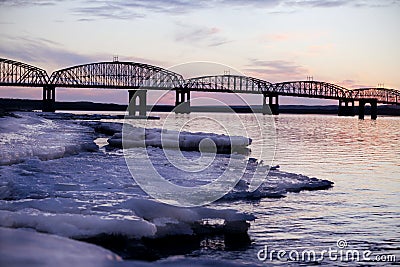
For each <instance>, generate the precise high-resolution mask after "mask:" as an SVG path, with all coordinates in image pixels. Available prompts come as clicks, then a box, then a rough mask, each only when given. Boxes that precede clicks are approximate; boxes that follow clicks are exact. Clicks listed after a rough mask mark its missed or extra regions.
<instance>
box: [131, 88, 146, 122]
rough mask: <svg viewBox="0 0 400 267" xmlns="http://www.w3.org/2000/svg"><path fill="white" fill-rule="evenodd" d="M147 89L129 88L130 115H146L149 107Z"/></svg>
mask: <svg viewBox="0 0 400 267" xmlns="http://www.w3.org/2000/svg"><path fill="white" fill-rule="evenodd" d="M146 99H147V90H142V89H141V90H129V106H128V110H129V116H136V112H139V116H146V108H147V101H146Z"/></svg>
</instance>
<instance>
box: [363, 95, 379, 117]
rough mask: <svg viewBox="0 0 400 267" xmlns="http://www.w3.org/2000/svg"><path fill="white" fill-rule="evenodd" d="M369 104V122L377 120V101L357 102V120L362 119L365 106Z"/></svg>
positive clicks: (365, 100)
mask: <svg viewBox="0 0 400 267" xmlns="http://www.w3.org/2000/svg"><path fill="white" fill-rule="evenodd" d="M367 103H370V104H371V120H376V119H377V118H378V100H376V99H364V100H359V101H358V118H359V119H360V120H363V119H364V116H365V104H367Z"/></svg>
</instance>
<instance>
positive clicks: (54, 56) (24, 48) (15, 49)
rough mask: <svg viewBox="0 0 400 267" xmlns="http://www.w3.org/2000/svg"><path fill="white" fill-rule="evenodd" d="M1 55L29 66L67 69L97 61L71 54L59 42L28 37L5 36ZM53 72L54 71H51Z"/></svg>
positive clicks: (94, 58) (0, 50)
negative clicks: (36, 65) (67, 67)
mask: <svg viewBox="0 0 400 267" xmlns="http://www.w3.org/2000/svg"><path fill="white" fill-rule="evenodd" d="M2 39H3V40H2V41H1V42H0V54H1V55H4V56H5V57H6V58H10V59H15V60H20V61H22V62H26V63H28V64H33V65H34V64H38V63H39V64H41V65H42V64H45V65H47V66H48V67H53V68H54V67H55V68H59V67H65V66H71V65H76V64H82V63H86V62H92V61H93V60H96V59H97V57H96V56H86V55H81V54H79V53H74V52H71V51H69V50H67V49H65V48H63V46H62V45H60V44H59V43H57V42H53V41H51V40H48V39H44V38H31V37H26V36H17V37H9V36H5V37H4V36H3V38H2ZM51 71H52V70H51Z"/></svg>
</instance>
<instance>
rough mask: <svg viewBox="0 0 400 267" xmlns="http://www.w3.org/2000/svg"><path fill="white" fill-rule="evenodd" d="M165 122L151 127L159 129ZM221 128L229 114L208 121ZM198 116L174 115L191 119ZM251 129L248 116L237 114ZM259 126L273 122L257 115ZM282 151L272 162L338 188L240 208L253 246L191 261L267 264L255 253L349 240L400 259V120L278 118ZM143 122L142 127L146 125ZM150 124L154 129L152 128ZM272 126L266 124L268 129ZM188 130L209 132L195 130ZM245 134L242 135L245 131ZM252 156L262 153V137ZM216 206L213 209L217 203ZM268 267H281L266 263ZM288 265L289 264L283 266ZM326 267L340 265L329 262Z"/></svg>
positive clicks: (350, 243) (201, 127) (200, 254)
mask: <svg viewBox="0 0 400 267" xmlns="http://www.w3.org/2000/svg"><path fill="white" fill-rule="evenodd" d="M158 115H159V116H161V120H160V121H152V122H148V125H151V126H154V127H160V126H161V125H162V124H163V119H165V116H166V115H165V114H158ZM204 115H205V116H208V117H211V118H214V119H216V120H218V121H220V122H221V123H222V124H229V125H237V123H236V124H235V120H236V118H235V117H234V116H232V115H228V114H215V115H213V114H204ZM191 116H193V115H176V119H177V120H187V119H190V118H191ZM239 117H240V118H241V120H242V122H244V123H245V124H246V123H249V124H251V117H252V116H251V115H248V114H240V115H239ZM259 120H260V122H261V124H263V122H265V121H267V122H268V121H269V118H267V119H264V118H263V116H261V115H260V116H259ZM274 121H275V126H276V132H277V147H276V154H275V158H274V163H275V164H279V165H280V166H281V170H283V171H289V172H294V173H301V174H304V175H307V176H311V177H317V178H320V179H328V180H331V181H333V182H334V183H335V185H334V187H333V188H332V189H330V190H325V191H311V192H301V193H291V194H288V196H287V197H286V198H282V199H263V200H261V201H259V202H256V203H243V202H237V203H234V205H232V203H228V204H221V203H219V204H218V205H226V206H228V207H232V206H234V207H235V208H237V209H240V210H243V211H247V212H252V213H254V214H255V215H256V216H257V217H258V219H257V220H256V221H255V222H253V223H252V225H251V229H250V236H251V238H252V240H253V244H252V246H251V247H250V248H248V249H247V250H245V251H240V252H238V251H228V252H227V251H218V250H210V249H203V250H199V251H195V252H193V253H192V254H191V255H190V256H193V257H200V258H201V257H216V258H223V259H227V260H232V259H236V260H238V261H241V262H251V263H258V264H260V263H262V262H260V261H259V260H258V259H257V252H258V251H259V250H260V249H261V248H262V247H263V246H264V245H268V247H270V248H271V249H276V250H279V249H284V250H287V251H289V250H291V249H299V250H301V249H304V248H308V249H314V250H317V251H320V250H322V249H328V248H329V247H332V248H333V249H338V247H337V246H336V242H337V241H338V240H340V239H343V240H346V241H347V244H348V247H347V249H360V250H371V251H372V255H373V256H375V255H377V254H394V255H396V256H397V260H398V259H399V258H400V255H399V253H400V227H399V226H400V201H399V197H400V177H399V174H400V118H394V117H379V118H378V120H376V121H372V120H369V119H366V120H358V119H356V118H346V117H336V116H326V115H284V114H283V115H279V116H276V117H275V118H274ZM143 123H144V122H138V124H143ZM149 123H150V124H149ZM265 124H266V125H269V123H265ZM187 128H189V130H191V131H204V129H212V128H209V127H207V125H204V122H203V123H202V124H195V123H192V124H190V125H189V127H187ZM240 131H241V129H238V132H240ZM250 137H251V138H253V139H254V143H253V145H252V148H253V150H257V149H259V148H257V144H259V143H261V142H260V141H261V140H258V139H257V137H258V136H257V133H255V135H254V136H252V133H251V132H250ZM214 205H216V204H214ZM266 263H269V264H271V263H272V264H282V262H280V261H276V260H275V261H272V262H271V261H269V262H266ZM283 263H284V264H287V262H283ZM322 264H327V265H337V264H338V262H337V261H330V260H329V259H326V260H324V261H323V262H322Z"/></svg>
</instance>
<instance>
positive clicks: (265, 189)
mask: <svg viewBox="0 0 400 267" xmlns="http://www.w3.org/2000/svg"><path fill="white" fill-rule="evenodd" d="M19 117H20V118H11V117H9V118H1V119H0V137H1V140H0V148H1V150H0V161H1V165H3V166H0V226H3V227H8V228H10V230H9V231H16V232H13V233H16V234H15V240H16V241H15V244H12V243H10V242H11V241H7V242H6V243H7V244H10V246H11V245H12V246H14V245H15V246H17V245H21V249H27V248H25V247H23V244H20V242H23V239H21V238H22V237H21V238H20V235H21V234H20V233H19V232H18V231H23V232H24V233H25V232H27V231H26V230H22V229H21V230H11V228H24V229H30V230H31V232H27V233H32V234H37V233H35V232H36V231H40V232H43V233H48V234H55V235H58V236H62V237H59V238H60V239H62V240H64V239H65V238H63V237H70V238H77V239H80V240H87V241H90V242H97V241H99V240H103V243H102V245H104V246H107V244H113V242H109V241H110V240H113V241H115V240H119V239H116V238H121V237H122V240H128V241H127V242H128V244H129V245H132V243H129V242H134V244H139V245H138V246H142V247H144V248H145V249H147V247H146V246H145V245H143V244H141V243H140V242H142V241H141V240H142V239H151V240H159V239H163V238H167V240H168V241H169V242H172V243H173V240H175V239H176V238H178V237H179V236H182V235H185V236H189V237H194V238H195V240H198V239H196V238H199V237H204V236H207V237H208V236H213V235H221V234H222V235H229V234H231V235H236V234H246V235H247V230H248V228H249V222H251V221H252V220H254V219H255V217H254V216H252V215H249V214H246V213H243V212H239V211H237V210H234V209H222V208H221V207H220V206H219V205H218V204H215V203H212V204H210V205H209V206H207V207H198V208H177V207H173V206H168V205H166V204H162V203H159V202H157V201H155V200H152V199H151V198H150V197H149V196H148V195H147V194H146V193H145V192H143V191H142V189H141V188H140V187H139V186H138V185H137V184H136V182H135V180H134V179H133V178H132V176H131V173H130V171H129V170H128V167H127V165H126V162H125V159H124V157H123V156H124V154H123V151H122V150H120V149H113V150H97V149H92V148H93V139H94V138H95V134H94V133H95V131H96V132H99V133H102V134H107V135H113V137H112V138H111V139H110V141H111V143H112V142H115V144H114V145H115V146H118V145H121V144H122V134H121V127H122V125H121V124H115V123H105V122H90V121H84V122H74V121H71V120H63V119H62V118H63V117H64V116H63V115H57V120H51V119H48V118H43V117H39V116H37V115H36V114H34V113H19ZM60 118H61V119H60ZM136 129H139V128H136ZM137 131H138V132H137V134H136V135H132V136H131V135H129V138H128V139H127V140H128V141H130V142H132V144H133V146H135V145H136V144H135V143H134V142H138V143H139V144H143V140H146V146H147V148H146V149H138V148H135V147H133V148H130V149H129V150H130V151H131V152H133V153H131V155H133V156H134V159H135V161H136V164H137V170H136V173H138V174H140V173H144V172H143V170H141V169H140V168H142V166H144V164H142V163H143V161H144V160H148V159H149V158H150V160H151V161H152V165H153V167H154V168H155V169H156V170H157V171H158V172H159V173H161V174H162V175H163V177H164V178H165V179H166V180H168V181H170V182H172V183H175V184H179V185H182V186H189V187H195V186H199V185H204V184H207V183H210V182H212V181H213V180H214V179H215V178H216V177H218V176H219V175H220V174H221V173H223V172H224V171H225V170H226V168H227V166H228V162H229V160H230V158H231V157H232V156H235V155H236V154H217V155H215V157H213V162H212V164H210V165H209V166H208V167H207V168H205V169H204V170H202V171H194V172H187V171H182V170H180V169H179V168H177V167H176V166H174V165H173V164H171V162H170V160H174V159H179V158H180V156H182V155H183V156H184V157H185V158H186V160H184V161H180V164H181V165H182V167H184V168H191V167H193V166H194V165H195V163H194V162H195V161H196V159H198V158H199V157H200V156H202V155H203V156H204V154H207V153H203V154H202V153H201V152H199V151H197V150H198V148H199V145H200V146H202V145H207V144H200V143H201V142H206V141H204V140H209V141H210V142H211V143H214V144H217V146H220V147H225V148H227V147H229V146H231V145H232V144H233V145H234V146H239V147H246V146H247V145H248V144H249V143H250V142H251V140H249V139H246V138H242V137H234V138H231V140H229V138H228V137H227V136H223V135H214V134H206V133H187V132H183V133H181V135H180V136H179V145H180V146H181V145H182V146H183V147H186V150H191V149H192V148H193V150H195V151H182V152H181V151H179V150H174V149H172V150H169V151H171V152H170V153H169V157H168V158H167V157H166V155H165V152H164V151H163V149H161V148H160V147H161V143H160V142H161V135H162V134H165V136H164V138H166V140H167V141H168V142H167V143H169V145H168V146H173V144H174V139H175V138H176V134H177V132H172V131H161V130H160V129H148V130H146V131H144V129H141V130H140V129H139V130H137ZM144 137H146V138H144ZM112 140H113V141H112ZM175 140H176V139H175ZM207 142H208V141H207ZM111 143H110V144H111ZM189 148H190V149H189ZM135 149H138V151H139V152H140V151H141V152H143V151H146V152H147V154H146V155H144V154H140V153H141V152H140V153H139V152H138V153H136V154H135V151H136V150H135ZM86 151H92V152H90V153H89V152H86ZM180 153H181V154H180ZM210 154H212V153H210ZM67 155H70V156H68V157H66V156H67ZM241 157H243V159H244V161H245V163H246V162H247V157H246V156H244V155H241ZM260 164H261V163H260V162H259V161H258V160H257V159H254V158H250V159H249V161H248V162H247V165H246V164H245V167H246V166H247V167H246V168H245V172H244V173H243V177H242V178H241V179H240V180H239V182H238V184H237V185H236V187H235V188H234V189H233V190H232V191H231V192H229V193H228V194H227V195H225V196H224V197H223V198H222V199H221V200H220V201H225V202H228V203H229V202H232V201H245V202H246V203H247V201H248V200H254V199H256V200H259V199H261V198H265V197H283V196H285V195H287V194H289V193H291V192H299V191H302V190H316V189H327V188H329V187H331V186H332V183H331V182H329V181H326V180H320V179H317V178H310V177H307V176H304V175H300V174H294V173H288V172H284V171H280V170H277V169H278V168H271V171H270V172H269V175H268V176H267V174H265V181H264V182H263V183H262V184H261V186H260V187H259V188H258V189H257V190H255V191H254V192H251V191H249V188H250V186H249V185H250V183H251V179H252V175H253V173H254V172H255V169H256V167H257V166H259V165H260ZM267 167H268V166H267ZM284 167H285V166H282V167H281V168H282V169H284ZM154 186H157V185H154ZM219 204H221V203H219ZM222 204H223V205H222V206H227V205H225V203H222ZM228 205H231V204H228ZM4 231H8V230H7V229H6V230H3V231H2V232H1V233H3V232H4ZM4 233H5V232H4ZM10 235H11V234H10ZM38 235H40V234H38ZM5 236H6V234H5ZM44 236H49V235H44ZM36 237H37V236H34V237H32V238H36ZM50 237H51V238H57V237H54V236H50ZM0 238H2V236H1V235H0ZM27 238H28V237H27ZM29 238H30V237H29ZM51 238H50V239H51ZM102 238H103V239H102ZM7 239H9V238H7ZM2 240H3V239H2ZM45 240H46V239H44V240H43V243H45V242H47V241H45ZM66 240H68V241H67V242H69V241H71V240H69V239H66ZM96 240H97V241H96ZM234 240H236V239H235V238H234ZM38 242H39V243H40V241H38ZM52 242H53V241H51V240H50V241H49V244H53V243H52ZM72 242H73V241H72ZM99 243H101V242H100V241H99ZM2 244H3V242H1V243H0V246H2ZM67 244H69V243H67ZM71 244H72V243H71ZM157 245H158V244H157ZM183 245H185V244H183ZM40 246H45V244H40ZM54 246H55V247H57V246H58V245H54ZM77 246H78V247H79V244H78V243H77ZM34 249H35V248H32V251H28V252H27V253H26V255H27V257H28V256H29V257H32V259H33V260H35V259H36V258H35V257H36V255H35V252H37V251H35V250H34ZM135 249H137V247H134V249H133V250H135ZM142 249H143V248H142ZM147 250H149V249H147ZM2 251H3V250H1V252H0V253H2ZM82 251H83V252H85V249H82ZM49 252H51V249H49ZM105 252H106V253H110V252H107V251H105ZM46 253H47V252H43V253H42V254H43V255H44V256H43V257H45V256H46V255H47V256H49V255H48V254H46ZM52 253H53V252H52ZM54 253H55V252H54ZM68 253H69V252H68V250H66V254H68ZM132 253H134V251H133V252H132ZM37 254H40V253H39V252H37ZM93 254H94V255H96V252H94V253H93ZM54 255H56V257H57V253H55V254H54ZM68 255H69V254H68ZM106 255H108V254H106ZM14 256H15V257H17V256H16V254H12V253H11V254H10V257H11V258H12V257H14ZM22 256H23V255H22ZM22 256H21V261H22V260H23V259H24V258H23V257H22ZM40 256H41V255H38V256H37V257H40ZM81 256H82V254H79V253H78V252H77V253H76V257H77V258H79V257H81ZM128 256H132V255H128ZM10 257H5V258H4V260H8V259H11V258H10ZM29 257H28V258H29ZM71 257H72V256H71ZM99 257H100V258H101V257H102V256H99ZM38 260H39V262H41V260H42V258H40V259H38ZM32 262H33V261H32ZM82 262H83V263H85V260H82ZM94 262H96V261H94ZM17 263H18V262H17ZM87 263H88V265H87V266H90V264H89V261H88V262H87ZM96 263H98V262H96ZM44 264H45V263H44ZM62 264H63V263H61V264H58V263H57V264H54V265H60V266H63V265H62ZM68 264H69V265H71V264H70V262H68ZM115 264H116V265H115V266H130V265H129V264H132V265H135V266H136V265H139V266H140V265H143V266H158V265H160V266H187V265H192V264H193V266H207V265H209V264H211V265H212V264H217V265H220V266H225V264H224V263H223V262H219V261H218V260H217V261H212V260H210V261H206V262H204V261H203V262H197V261H196V260H193V261H192V260H190V259H183V260H179V259H167V260H164V261H162V262H158V263H149V264H148V265H147V264H145V263H136V262H135V263H133V262H122V263H121V262H116V263H115ZM31 265H32V264H29V266H31ZM54 265H53V266H54ZM69 265H68V266H69ZM97 265H100V264H97ZM7 266H8V265H7ZM111 266H114V262H112V263H111ZM226 266H234V265H229V264H227V265H226Z"/></svg>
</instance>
